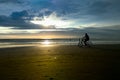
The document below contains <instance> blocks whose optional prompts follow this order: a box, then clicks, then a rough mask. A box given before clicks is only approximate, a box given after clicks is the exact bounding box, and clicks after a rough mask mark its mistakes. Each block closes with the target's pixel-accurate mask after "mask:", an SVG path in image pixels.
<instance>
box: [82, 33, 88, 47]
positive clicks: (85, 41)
mask: <svg viewBox="0 0 120 80" xmlns="http://www.w3.org/2000/svg"><path fill="white" fill-rule="evenodd" d="M89 39H90V38H89V36H88V34H87V33H85V36H84V37H83V38H82V41H83V42H84V44H85V46H87V45H88V44H87V41H89Z"/></svg>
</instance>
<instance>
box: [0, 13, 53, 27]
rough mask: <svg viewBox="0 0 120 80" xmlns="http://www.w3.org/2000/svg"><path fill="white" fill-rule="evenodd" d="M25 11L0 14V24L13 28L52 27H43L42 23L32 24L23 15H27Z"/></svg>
mask: <svg viewBox="0 0 120 80" xmlns="http://www.w3.org/2000/svg"><path fill="white" fill-rule="evenodd" d="M28 16H29V14H28V13H27V11H21V12H13V13H12V14H11V16H0V26H4V27H12V28H13V29H54V28H55V27H54V26H49V27H44V26H42V25H37V24H32V23H31V22H30V21H29V20H28V21H26V20H25V19H24V17H28Z"/></svg>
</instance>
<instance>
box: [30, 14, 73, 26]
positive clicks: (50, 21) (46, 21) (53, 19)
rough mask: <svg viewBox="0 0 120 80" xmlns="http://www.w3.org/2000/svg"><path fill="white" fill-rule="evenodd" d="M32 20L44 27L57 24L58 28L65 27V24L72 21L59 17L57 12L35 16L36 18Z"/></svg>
mask: <svg viewBox="0 0 120 80" xmlns="http://www.w3.org/2000/svg"><path fill="white" fill-rule="evenodd" d="M30 22H31V23H33V24H38V25H42V26H44V27H50V26H55V27H57V28H65V26H68V25H70V24H71V22H70V21H65V20H63V19H62V18H61V17H57V15H56V14H55V13H52V14H51V15H49V16H44V17H43V18H38V17H34V19H33V20H32V21H30Z"/></svg>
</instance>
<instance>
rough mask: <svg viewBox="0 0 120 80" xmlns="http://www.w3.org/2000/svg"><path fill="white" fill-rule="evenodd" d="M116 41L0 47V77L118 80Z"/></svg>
mask: <svg viewBox="0 0 120 80" xmlns="http://www.w3.org/2000/svg"><path fill="white" fill-rule="evenodd" d="M119 76H120V45H97V46H93V47H90V48H87V47H83V48H78V47H77V46H72V45H71V46H63V45H61V46H43V47H41V46H33V47H19V48H3V49H0V80H109V79H112V80H118V78H119Z"/></svg>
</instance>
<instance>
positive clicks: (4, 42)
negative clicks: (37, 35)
mask: <svg viewBox="0 0 120 80" xmlns="http://www.w3.org/2000/svg"><path fill="white" fill-rule="evenodd" d="M78 42H79V39H0V48H7V47H23V46H47V45H77V44H78ZM90 44H92V45H98V44H120V41H119V40H118V41H117V40H112V41H110V40H109V41H108V40H95V39H94V40H91V41H90Z"/></svg>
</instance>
